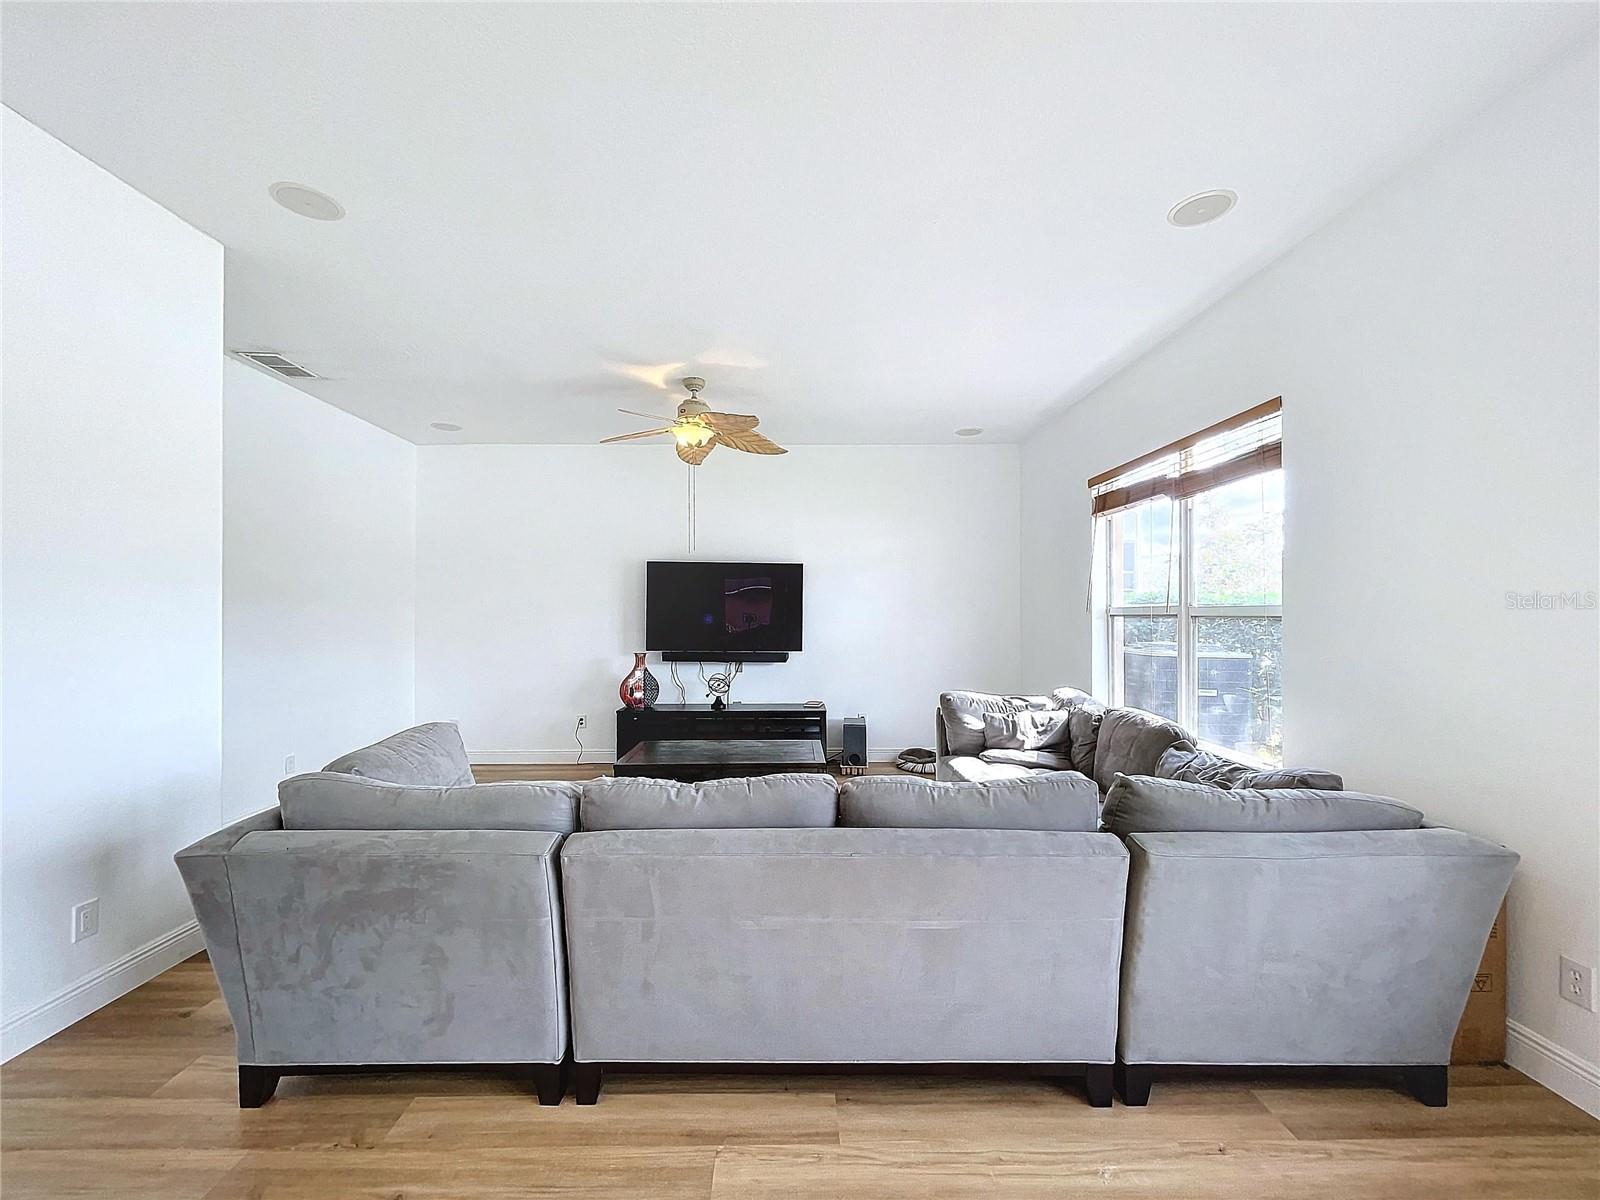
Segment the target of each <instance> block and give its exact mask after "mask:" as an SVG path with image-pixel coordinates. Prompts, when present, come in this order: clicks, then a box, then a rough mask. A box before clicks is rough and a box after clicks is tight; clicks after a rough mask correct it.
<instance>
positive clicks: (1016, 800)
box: [839, 771, 1100, 833]
mask: <svg viewBox="0 0 1600 1200" xmlns="http://www.w3.org/2000/svg"><path fill="white" fill-rule="evenodd" d="M1099 808H1100V792H1099V789H1098V788H1096V787H1095V785H1094V781H1093V780H1091V779H1088V778H1085V777H1084V776H1082V775H1079V774H1078V773H1077V772H1076V771H1050V772H1046V773H1042V774H1035V775H1026V776H1023V777H1022V778H1020V779H993V780H987V781H984V782H975V783H943V782H939V781H935V780H931V779H913V778H911V777H909V776H897V775H863V776H861V777H859V778H855V779H847V780H845V781H844V783H843V785H842V786H841V787H840V788H839V823H840V824H841V825H855V826H868V827H872V828H880V829H883V828H892V829H1042V830H1052V831H1058V832H1064V833H1092V832H1094V830H1095V829H1097V828H1098V814H1099Z"/></svg>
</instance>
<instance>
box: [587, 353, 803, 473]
mask: <svg viewBox="0 0 1600 1200" xmlns="http://www.w3.org/2000/svg"><path fill="white" fill-rule="evenodd" d="M682 383H683V386H684V390H685V391H687V392H688V393H689V395H688V397H687V398H686V399H684V400H683V402H682V403H680V404H679V405H678V413H677V416H676V418H674V419H673V420H672V423H671V424H670V425H663V426H662V427H661V428H659V429H643V430H640V431H639V432H638V433H623V434H619V435H618V436H616V437H608V438H603V439H601V445H604V444H605V443H607V442H631V441H634V440H636V439H638V438H650V437H660V436H662V435H663V434H670V435H671V436H672V440H673V441H674V442H675V443H676V444H677V445H676V449H677V451H678V457H679V458H681V459H683V461H684V462H686V463H688V464H689V465H690V466H691V467H698V466H699V465H700V464H701V463H703V462H705V460H706V455H708V454H710V453H711V452H712V451H713V450H715V449H716V448H717V447H718V446H726V447H728V449H730V450H743V451H744V452H745V453H746V454H787V453H788V451H787V450H785V449H784V448H783V447H782V446H780V445H778V443H776V442H774V441H772V440H770V439H769V438H766V437H764V436H763V435H761V434H759V433H757V432H756V431H755V430H756V426H757V425H759V424H760V423H761V421H760V419H759V418H757V417H751V416H744V415H741V414H739V413H721V412H712V411H711V409H710V406H709V405H707V404H706V402H705V401H704V400H702V399H700V389H701V388H703V387H705V386H706V381H705V380H704V379H701V378H700V377H699V376H697V375H691V376H689V377H688V378H687V379H684V380H683V381H682ZM617 411H618V412H620V413H626V414H627V415H628V416H630V417H644V418H646V419H647V420H652V421H665V420H667V419H668V418H666V417H662V416H659V415H657V414H655V413H642V412H634V411H633V410H632V409H631V408H619V409H617Z"/></svg>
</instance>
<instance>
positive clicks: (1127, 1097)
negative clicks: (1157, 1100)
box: [1112, 1062, 1156, 1108]
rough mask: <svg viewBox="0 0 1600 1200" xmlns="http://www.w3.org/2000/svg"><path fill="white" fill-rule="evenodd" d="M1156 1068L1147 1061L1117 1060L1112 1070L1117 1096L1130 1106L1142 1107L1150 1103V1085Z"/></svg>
mask: <svg viewBox="0 0 1600 1200" xmlns="http://www.w3.org/2000/svg"><path fill="white" fill-rule="evenodd" d="M1155 1074H1156V1069H1155V1068H1154V1067H1153V1066H1151V1065H1150V1064H1149V1063H1125V1062H1119V1063H1118V1064H1117V1065H1116V1067H1115V1068H1114V1069H1113V1071H1112V1079H1113V1081H1114V1082H1115V1083H1116V1085H1117V1096H1118V1098H1120V1099H1121V1101H1122V1102H1123V1103H1124V1104H1126V1105H1128V1106H1129V1107H1130V1108H1143V1107H1144V1106H1145V1105H1146V1104H1149V1103H1150V1085H1151V1083H1153V1082H1154V1081H1155Z"/></svg>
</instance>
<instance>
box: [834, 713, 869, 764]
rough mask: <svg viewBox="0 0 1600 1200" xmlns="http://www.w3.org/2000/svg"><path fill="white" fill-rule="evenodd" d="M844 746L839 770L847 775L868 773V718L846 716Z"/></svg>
mask: <svg viewBox="0 0 1600 1200" xmlns="http://www.w3.org/2000/svg"><path fill="white" fill-rule="evenodd" d="M841 731H842V733H843V734H844V748H843V749H842V750H841V751H840V752H839V770H840V772H841V773H842V774H845V775H865V774H866V773H867V719H866V718H865V717H846V718H845V719H844V721H843V722H842V723H841Z"/></svg>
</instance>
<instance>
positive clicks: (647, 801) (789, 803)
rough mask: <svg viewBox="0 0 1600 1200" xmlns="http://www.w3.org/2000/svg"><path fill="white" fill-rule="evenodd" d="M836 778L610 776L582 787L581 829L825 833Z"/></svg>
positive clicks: (829, 823)
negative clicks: (694, 779)
mask: <svg viewBox="0 0 1600 1200" xmlns="http://www.w3.org/2000/svg"><path fill="white" fill-rule="evenodd" d="M838 803H839V798H838V788H837V785H836V784H835V783H834V779H833V776H831V775H819V774H814V773H811V774H806V773H799V772H796V773H794V774H788V775H757V776H752V777H750V778H742V779H712V780H708V781H706V782H705V783H678V782H676V781H674V780H671V779H645V778H639V777H633V776H629V777H625V778H621V779H617V778H612V777H609V776H608V777H606V778H602V779H591V780H589V781H588V782H586V783H585V784H584V785H583V799H582V801H581V802H580V804H579V810H578V811H579V825H580V826H581V827H582V828H583V829H586V830H598V829H825V828H829V827H831V826H832V825H833V824H834V816H835V814H836V812H837V810H838Z"/></svg>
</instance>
